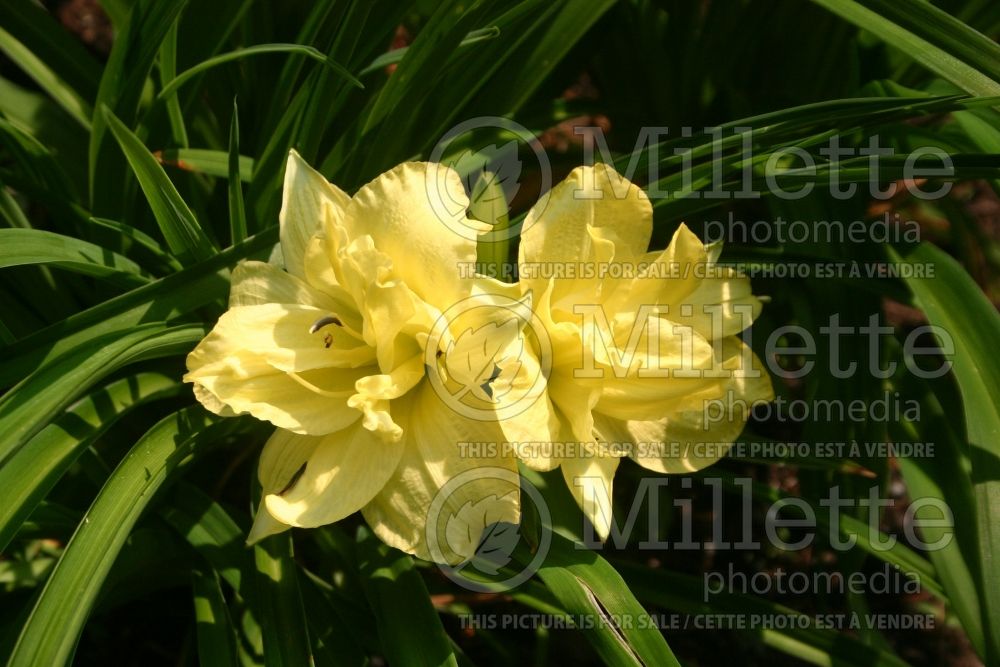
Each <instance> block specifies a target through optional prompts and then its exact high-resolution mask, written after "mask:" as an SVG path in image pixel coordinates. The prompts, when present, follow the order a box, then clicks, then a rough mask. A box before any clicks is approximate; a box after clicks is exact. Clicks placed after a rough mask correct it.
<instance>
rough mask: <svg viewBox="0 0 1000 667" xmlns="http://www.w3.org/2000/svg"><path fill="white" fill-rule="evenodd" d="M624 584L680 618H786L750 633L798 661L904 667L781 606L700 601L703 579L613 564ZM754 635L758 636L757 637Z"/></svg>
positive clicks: (723, 598) (735, 597) (726, 596)
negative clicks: (698, 616) (719, 615)
mask: <svg viewBox="0 0 1000 667" xmlns="http://www.w3.org/2000/svg"><path fill="white" fill-rule="evenodd" d="M615 566H616V567H617V568H618V569H619V570H620V571H621V573H622V576H623V577H624V578H625V581H626V582H628V584H629V586H630V587H631V588H632V590H634V591H636V593H637V594H638V596H639V597H640V598H641V599H642V600H643V601H645V602H647V603H650V604H655V605H656V606H658V607H661V608H663V609H670V610H673V611H677V612H680V613H684V614H699V615H704V614H713V615H715V614H722V615H727V616H740V617H748V616H754V617H758V618H763V617H769V618H775V617H786V618H787V619H788V622H787V623H783V624H782V623H778V622H775V623H774V624H773V626H774V627H773V628H762V629H759V630H750V631H749V632H752V633H754V634H755V635H758V636H757V637H755V638H756V639H759V641H761V642H763V643H764V644H765V645H768V646H771V647H773V648H775V649H776V650H779V651H781V652H782V653H786V654H788V655H791V656H794V657H796V658H799V659H800V660H803V661H805V662H808V663H811V664H814V665H820V666H822V667H827V666H829V665H843V666H844V667H847V666H857V667H906V665H907V663H906V662H905V661H903V660H902V659H900V658H899V657H897V656H895V655H893V654H892V653H888V652H883V651H879V650H878V649H876V648H873V647H870V646H867V645H865V644H864V643H863V642H862V641H861V640H859V639H857V638H854V637H851V636H850V635H846V634H842V633H839V632H835V631H833V630H830V629H824V628H819V627H816V625H815V621H814V620H813V619H812V618H811V617H809V616H808V615H806V614H803V613H801V612H799V611H796V610H795V609H791V608H790V607H786V606H785V605H781V604H778V603H776V602H772V601H770V600H766V599H764V598H759V597H757V596H754V595H746V594H743V593H737V592H731V591H721V592H719V593H715V592H714V591H713V593H712V595H711V596H710V597H709V600H708V601H707V602H706V601H705V599H704V598H705V590H706V589H705V586H706V584H705V579H704V578H703V577H700V576H699V577H693V576H690V575H685V574H680V573H677V572H671V571H670V570H666V569H651V568H648V567H644V566H639V565H636V564H635V563H626V562H620V563H619V562H616V563H615ZM758 633H759V634H758Z"/></svg>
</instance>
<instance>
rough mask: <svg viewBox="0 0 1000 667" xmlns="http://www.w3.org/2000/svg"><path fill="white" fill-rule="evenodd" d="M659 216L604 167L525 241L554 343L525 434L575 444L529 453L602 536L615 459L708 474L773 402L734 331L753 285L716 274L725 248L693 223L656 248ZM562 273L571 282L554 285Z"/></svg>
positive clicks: (535, 224) (559, 189)
mask: <svg viewBox="0 0 1000 667" xmlns="http://www.w3.org/2000/svg"><path fill="white" fill-rule="evenodd" d="M652 219H653V212H652V206H651V205H650V202H649V199H648V198H647V197H646V194H645V192H644V191H643V190H642V189H640V188H639V187H637V186H636V185H634V184H632V183H630V182H629V181H628V180H626V179H625V178H623V177H622V176H620V175H618V174H617V173H616V172H615V171H614V170H613V169H612V168H610V167H608V166H606V165H603V164H598V165H596V166H593V167H581V168H578V169H576V170H574V171H573V172H572V173H571V174H570V175H569V177H568V178H567V179H566V180H565V181H563V182H562V183H561V184H559V185H557V186H556V187H555V188H553V189H552V191H551V192H550V193H549V194H548V195H547V196H544V197H543V198H542V199H541V200H540V201H539V202H538V203H537V204H536V205H535V206H534V207H533V208H532V209H531V211H529V213H528V215H527V217H526V218H525V221H524V231H523V232H522V236H521V244H520V251H519V266H520V271H521V276H520V283H521V286H522V290H523V291H524V292H525V293H529V292H530V293H532V294H533V296H534V306H535V310H536V312H537V317H538V318H539V319H540V320H541V322H542V328H543V329H544V332H543V333H542V334H541V335H542V336H544V337H547V340H545V341H542V343H544V345H541V347H545V348H547V350H546V351H542V350H538V353H539V354H540V355H541V356H545V355H551V357H552V359H551V370H550V372H549V374H548V378H547V379H548V381H547V384H546V385H545V387H544V391H543V392H540V395H539V396H538V400H537V401H536V402H535V403H534V404H533V405H532V406H531V407H530V408H529V409H527V410H525V411H524V412H523V414H522V416H521V418H520V422H519V424H518V425H517V431H518V432H519V433H521V434H524V433H530V434H531V435H530V436H529V437H525V438H524V439H525V440H531V441H536V442H539V441H540V442H543V443H544V442H559V443H567V442H572V443H576V444H577V445H578V447H577V449H576V451H575V453H571V454H570V455H565V453H564V455H563V456H560V455H559V454H560V453H559V451H558V450H554V449H552V448H546V447H544V446H541V447H537V448H534V449H527V450H524V449H522V450H520V453H522V458H523V459H524V461H525V463H526V464H527V465H528V466H530V467H532V468H534V469H537V470H551V469H553V468H555V467H557V466H559V467H561V469H562V472H563V475H564V478H565V480H566V483H567V485H568V486H569V488H570V489H571V491H572V492H573V494H574V496H575V497H576V500H577V502H578V503H579V505H580V507H581V508H582V509H583V511H584V513H585V514H586V516H587V517H588V518H589V519H590V521H591V523H592V524H593V525H594V527H595V529H596V530H597V533H598V534H599V535H600V536H601V538H602V539H603V538H606V537H607V536H608V534H609V531H610V528H611V489H612V480H613V477H614V474H615V470H616V469H617V468H618V464H619V457H620V456H622V455H624V454H628V455H629V456H631V458H632V459H634V460H635V461H636V462H637V463H639V464H640V465H641V466H643V467H645V468H648V469H650V470H654V471H656V472H660V473H685V472H692V471H695V470H699V469H701V468H704V467H706V466H708V465H711V464H712V463H714V462H716V461H717V460H718V459H719V458H721V457H722V456H723V455H724V454H725V453H726V451H727V449H728V445H730V444H731V443H732V442H733V441H734V440H735V439H736V438H737V437H738V436H739V434H740V432H741V431H742V429H743V427H744V425H745V422H746V420H747V418H748V416H749V415H748V412H749V410H748V408H749V407H750V406H752V405H754V404H755V403H757V402H762V401H763V402H766V401H770V400H772V399H773V392H772V388H771V383H770V380H769V378H768V376H767V374H766V372H764V371H763V370H762V369H761V364H760V362H759V360H758V359H757V358H756V357H755V356H754V354H753V352H752V351H751V350H750V349H749V348H748V347H747V346H746V345H745V344H744V343H743V342H742V341H741V340H740V338H739V337H738V335H737V334H739V333H740V332H741V331H743V330H744V329H745V328H746V327H748V326H749V325H750V323H751V321H752V320H753V318H755V317H756V316H757V315H758V314H759V312H760V308H761V302H760V300H759V299H758V298H757V297H755V296H754V295H753V294H752V293H751V291H750V282H749V280H748V279H746V278H745V277H740V276H738V275H736V273H735V272H734V271H733V270H732V269H726V268H723V267H718V266H716V262H717V260H718V256H719V252H720V251H721V247H720V246H718V245H714V246H705V245H704V244H702V242H701V241H700V240H699V239H698V238H697V237H696V236H695V235H694V234H693V233H692V232H691V231H690V230H688V228H687V227H686V226H684V225H681V226H680V228H679V229H678V230H677V232H676V233H675V234H674V237H673V239H672V240H671V242H670V245H669V246H668V247H667V248H666V249H665V250H663V251H661V252H647V249H648V245H649V241H650V237H651V235H652ZM559 266H563V267H574V269H575V275H574V276H573V277H569V278H566V277H559V273H560V272H559V271H557V270H555V269H557V268H558V267H559ZM547 269H548V270H547ZM563 274H564V275H565V271H564V272H563ZM536 333H537V332H536ZM537 347H538V346H537V345H536V349H537ZM609 445H614V446H613V447H612V446H609ZM574 454H575V455H574Z"/></svg>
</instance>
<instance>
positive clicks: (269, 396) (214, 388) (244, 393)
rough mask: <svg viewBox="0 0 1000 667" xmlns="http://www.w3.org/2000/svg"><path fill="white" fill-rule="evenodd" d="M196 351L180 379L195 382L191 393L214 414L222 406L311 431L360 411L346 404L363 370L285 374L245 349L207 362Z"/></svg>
mask: <svg viewBox="0 0 1000 667" xmlns="http://www.w3.org/2000/svg"><path fill="white" fill-rule="evenodd" d="M195 352H198V349H197V348H196V349H195ZM195 352H192V353H191V354H190V355H188V369H189V372H188V373H187V375H185V376H184V381H185V382H193V383H194V384H195V385H196V386H197V387H198V389H197V390H196V391H195V396H196V397H198V399H199V400H200V401H201V402H202V404H203V405H205V407H207V408H208V409H210V410H212V411H213V412H216V413H217V414H224V413H223V412H220V409H224V410H229V411H231V413H230V414H250V415H253V416H254V417H256V418H257V419H263V420H264V421H269V422H271V423H272V424H274V425H275V426H278V427H281V428H285V429H288V430H290V431H295V432H296V433H308V434H312V435H324V434H326V433H331V432H333V431H337V430H340V429H342V428H345V427H346V426H348V425H350V424H352V423H353V422H355V421H357V419H358V418H359V417H360V416H361V413H359V412H358V411H357V410H354V409H353V408H350V407H348V405H347V399H348V398H349V397H350V396H351V394H352V393H354V383H355V382H356V381H357V380H358V379H359V378H360V377H361V376H362V375H363V374H364V371H363V370H354V369H350V370H341V369H338V370H334V371H331V370H327V369H323V370H316V371H303V372H301V373H285V372H284V371H280V370H278V369H276V368H275V367H274V366H272V365H271V364H269V363H268V362H267V360H266V359H264V358H263V357H260V356H258V355H254V354H251V353H248V352H233V353H232V354H230V355H229V356H227V357H225V358H223V359H220V360H215V361H211V362H207V361H206V360H205V359H203V358H202V357H200V356H199V355H196V354H195ZM209 396H210V397H211V398H207V397H209Z"/></svg>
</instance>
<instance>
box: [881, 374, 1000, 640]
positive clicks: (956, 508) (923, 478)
mask: <svg viewBox="0 0 1000 667" xmlns="http://www.w3.org/2000/svg"><path fill="white" fill-rule="evenodd" d="M914 363H915V362H914ZM937 383H938V384H940V383H941V380H938V381H937ZM894 385H895V386H896V387H898V388H899V390H900V392H901V393H900V395H901V396H903V397H905V398H906V400H916V401H919V405H920V421H919V423H917V422H911V421H908V420H899V421H896V422H893V423H891V424H890V425H889V433H890V435H891V436H892V438H893V440H894V441H895V442H933V443H934V456H933V457H926V456H917V457H912V458H911V457H906V456H900V457H899V458H898V462H899V467H900V470H901V472H902V473H903V479H904V480H905V481H906V488H907V495H908V496H909V497H910V501H911V503H912V502H916V501H918V500H921V501H922V500H924V499H932V500H933V499H936V500H938V501H940V502H942V503H943V504H944V505H945V506H946V507H948V508H949V509H950V510H951V512H952V515H953V516H954V517H955V518H956V519H957V520H956V521H955V525H954V526H953V527H952V528H950V529H949V528H945V527H936V526H922V527H921V539H922V540H923V541H924V542H926V543H929V544H931V543H934V542H936V541H938V540H947V539H948V538H949V534H950V537H951V539H950V541H949V542H948V543H947V545H946V546H944V547H941V548H935V549H928V550H927V557H928V558H930V560H931V562H932V563H934V569H935V570H936V571H937V573H938V576H939V577H940V579H941V585H942V586H944V590H945V592H946V593H947V594H948V600H949V602H950V603H951V606H952V609H953V610H954V612H955V615H956V616H957V617H958V619H959V621H960V622H961V624H962V628H963V629H964V630H965V632H966V634H967V635H968V636H969V641H970V642H971V643H972V645H973V647H974V648H975V650H976V652H977V653H978V654H979V655H983V654H984V650H985V647H986V644H985V639H984V635H983V623H982V616H981V615H982V609H981V605H980V602H979V593H978V592H977V590H976V582H977V581H979V580H981V576H982V575H981V574H980V572H979V547H978V544H979V539H978V535H977V526H976V524H975V522H973V521H964V520H962V519H961V517H974V516H976V501H975V495H974V491H973V487H972V479H971V478H970V476H969V472H968V469H969V461H968V459H969V457H968V452H967V451H966V449H967V444H966V443H967V441H966V438H965V435H964V433H963V432H962V431H963V429H962V428H961V424H957V423H955V420H953V419H951V418H949V416H948V414H946V412H945V409H944V407H943V406H942V405H941V404H940V402H939V401H938V399H937V396H936V395H935V394H936V392H935V391H933V390H932V388H931V386H929V383H928V382H927V381H924V380H921V379H919V378H916V377H915V376H913V375H912V374H910V373H906V375H905V376H904V377H903V378H902V379H900V380H899V381H898V382H894ZM938 391H942V392H944V391H947V392H951V391H953V387H952V385H951V383H950V382H948V383H947V384H946V386H942V387H940V388H939V389H938ZM918 425H919V428H918ZM927 509H929V510H930V512H928V514H929V518H933V519H936V518H940V509H939V507H928V508H927ZM923 515H924V513H921V512H917V513H916V514H915V517H918V518H922V517H923Z"/></svg>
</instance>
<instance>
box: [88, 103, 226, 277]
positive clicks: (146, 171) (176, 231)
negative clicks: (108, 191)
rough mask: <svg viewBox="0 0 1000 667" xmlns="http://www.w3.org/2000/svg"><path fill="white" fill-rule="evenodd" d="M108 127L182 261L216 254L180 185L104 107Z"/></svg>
mask: <svg viewBox="0 0 1000 667" xmlns="http://www.w3.org/2000/svg"><path fill="white" fill-rule="evenodd" d="M102 111H103V112H104V115H105V119H106V121H107V123H108V127H109V128H110V129H111V132H112V133H113V134H114V135H115V138H116V139H117V140H118V143H119V145H121V148H122V151H123V152H124V153H125V157H126V158H128V161H129V164H130V165H132V170H133V171H134V172H135V175H136V178H138V179H139V185H140V186H142V191H143V192H144V193H145V194H146V199H147V200H148V201H149V205H150V208H152V209H153V215H154V216H155V217H156V222H157V224H158V225H159V226H160V231H161V232H163V238H164V239H166V241H167V245H168V246H169V247H170V250H171V252H173V253H174V254H175V255H176V256H177V257H178V259H180V260H181V262H183V263H185V264H190V263H191V262H193V261H199V260H205V259H208V258H209V257H211V256H212V255H214V254H215V253H216V252H217V250H216V248H215V246H214V245H213V244H212V242H211V241H210V240H209V238H208V237H207V236H206V235H205V232H204V231H203V230H202V228H201V226H200V225H199V224H198V220H197V219H196V218H195V217H194V213H192V212H191V209H190V208H188V205H187V204H186V203H184V200H183V199H182V198H181V195H180V193H178V192H177V188H175V187H174V184H173V183H172V182H171V181H170V179H169V178H168V177H167V174H166V173H165V172H164V171H163V167H161V166H160V165H159V164H158V163H157V161H156V158H154V157H153V155H152V154H151V153H150V152H149V150H148V149H147V148H146V147H145V146H144V145H143V143H142V142H141V141H139V138H138V137H137V136H135V135H134V134H132V132H131V131H130V130H129V129H128V128H127V127H125V125H124V124H123V123H122V122H121V121H120V120H118V119H117V118H116V117H115V115H114V114H113V113H111V111H110V110H109V109H108V108H107V107H103V108H102Z"/></svg>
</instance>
